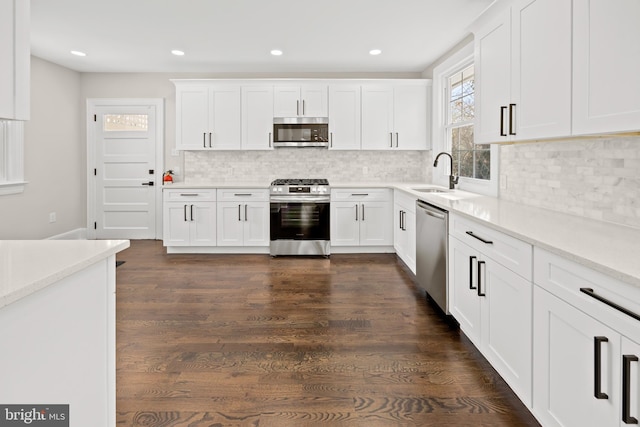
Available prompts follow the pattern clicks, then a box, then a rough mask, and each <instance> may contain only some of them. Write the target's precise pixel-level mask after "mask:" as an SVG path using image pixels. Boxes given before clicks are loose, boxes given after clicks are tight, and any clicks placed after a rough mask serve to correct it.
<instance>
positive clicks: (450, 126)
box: [446, 65, 491, 180]
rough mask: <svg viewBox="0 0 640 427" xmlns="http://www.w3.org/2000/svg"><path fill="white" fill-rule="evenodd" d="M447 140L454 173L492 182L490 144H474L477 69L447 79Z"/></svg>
mask: <svg viewBox="0 0 640 427" xmlns="http://www.w3.org/2000/svg"><path fill="white" fill-rule="evenodd" d="M448 86H449V89H448V95H449V103H448V106H449V108H448V114H447V126H446V130H447V138H448V140H449V142H450V144H451V155H452V157H453V168H454V170H453V173H454V174H456V175H459V176H462V177H468V178H475V179H483V180H489V179H490V178H491V167H490V166H491V156H490V146H489V144H483V145H477V144H474V143H473V119H474V109H475V81H474V66H473V65H469V66H467V67H466V68H464V69H463V70H461V71H458V72H456V73H454V74H453V75H451V76H450V77H449V79H448Z"/></svg>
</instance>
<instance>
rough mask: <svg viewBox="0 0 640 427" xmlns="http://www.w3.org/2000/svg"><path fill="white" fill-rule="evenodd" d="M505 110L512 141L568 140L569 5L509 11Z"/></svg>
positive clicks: (551, 1)
mask: <svg viewBox="0 0 640 427" xmlns="http://www.w3.org/2000/svg"><path fill="white" fill-rule="evenodd" d="M511 104H513V106H511ZM509 107H510V108H511V109H512V111H509V112H510V114H511V116H512V117H510V119H511V118H513V120H514V121H515V122H514V123H512V124H510V126H511V128H512V129H514V131H515V132H513V133H515V134H516V135H514V136H513V139H515V140H531V139H535V138H549V137H554V136H568V135H570V134H571V0H519V1H518V2H516V3H515V5H514V6H513V8H512V11H511V102H510V105H509ZM507 110H509V109H507ZM507 133H508V132H507Z"/></svg>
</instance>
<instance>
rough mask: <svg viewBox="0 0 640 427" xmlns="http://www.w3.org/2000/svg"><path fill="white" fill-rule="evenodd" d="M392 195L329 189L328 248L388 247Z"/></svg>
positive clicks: (381, 190)
mask: <svg viewBox="0 0 640 427" xmlns="http://www.w3.org/2000/svg"><path fill="white" fill-rule="evenodd" d="M391 200H392V192H391V190H389V189H386V188H375V189H371V188H355V189H332V194H331V246H332V247H336V246H338V247H339V246H360V247H362V246H372V247H379V246H392V245H393V228H392V222H393V221H392V211H393V207H392V202H391Z"/></svg>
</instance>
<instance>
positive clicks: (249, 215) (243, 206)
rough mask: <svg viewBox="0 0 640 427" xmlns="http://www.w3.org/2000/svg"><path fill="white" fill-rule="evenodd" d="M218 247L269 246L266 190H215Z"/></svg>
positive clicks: (267, 195) (267, 196)
mask: <svg viewBox="0 0 640 427" xmlns="http://www.w3.org/2000/svg"><path fill="white" fill-rule="evenodd" d="M218 246H269V191H268V190H264V189H218Z"/></svg>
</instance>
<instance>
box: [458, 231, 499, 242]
mask: <svg viewBox="0 0 640 427" xmlns="http://www.w3.org/2000/svg"><path fill="white" fill-rule="evenodd" d="M465 233H466V234H468V235H469V236H471V237H473V238H476V239H478V240H480V241H481V242H482V243H485V244H487V245H493V242H492V241H491V240H485V239H483V238H482V237H479V236H476V235H475V234H473V231H465Z"/></svg>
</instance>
